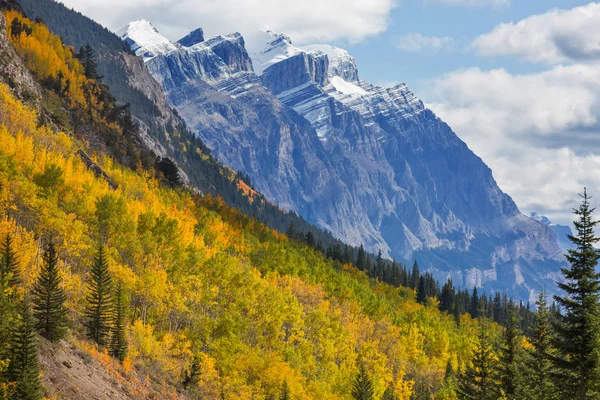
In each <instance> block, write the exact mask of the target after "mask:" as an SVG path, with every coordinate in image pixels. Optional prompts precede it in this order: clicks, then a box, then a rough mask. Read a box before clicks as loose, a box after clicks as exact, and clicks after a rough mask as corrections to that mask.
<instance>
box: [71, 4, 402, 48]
mask: <svg viewBox="0 0 600 400" xmlns="http://www.w3.org/2000/svg"><path fill="white" fill-rule="evenodd" d="M395 1H396V0H354V1H351V2H348V1H344V0H330V1H322V0H303V1H298V0H218V1H217V0H128V1H122V0H63V2H64V3H65V5H67V6H69V7H74V8H75V9H77V10H78V11H81V12H82V13H84V14H86V15H89V16H90V17H92V18H94V19H96V20H97V21H99V22H101V23H103V24H104V25H107V26H108V27H109V28H111V29H118V28H119V27H120V26H122V25H124V24H126V23H127V22H129V21H131V20H134V19H139V18H145V19H148V20H150V21H151V22H153V23H154V25H155V26H156V27H157V28H158V29H159V30H160V31H161V33H163V34H165V35H167V36H168V37H169V38H170V39H172V40H176V39H179V38H180V37H182V36H183V35H185V34H186V33H188V32H189V31H191V30H193V29H195V28H198V27H202V28H203V29H204V31H205V32H206V33H208V34H209V35H214V34H222V33H230V32H234V31H240V32H248V31H251V30H255V29H262V28H269V29H272V30H275V31H280V32H284V33H286V34H287V35H289V36H290V37H292V38H293V39H294V40H296V41H299V42H309V41H327V40H335V39H346V40H349V41H360V40H362V39H364V38H366V37H368V36H372V35H377V34H379V33H381V32H384V31H385V30H386V29H387V27H388V22H389V21H388V19H389V15H390V12H391V10H392V9H393V8H394V6H395Z"/></svg>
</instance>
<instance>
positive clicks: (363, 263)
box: [356, 244, 367, 271]
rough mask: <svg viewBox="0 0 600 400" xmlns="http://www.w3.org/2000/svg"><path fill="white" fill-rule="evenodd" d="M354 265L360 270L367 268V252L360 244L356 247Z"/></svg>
mask: <svg viewBox="0 0 600 400" xmlns="http://www.w3.org/2000/svg"><path fill="white" fill-rule="evenodd" d="M356 267H357V268H358V269H360V270H361V271H364V270H365V269H366V268H367V253H366V252H365V248H364V247H363V245H362V244H361V245H360V247H359V248H358V255H357V256H356Z"/></svg>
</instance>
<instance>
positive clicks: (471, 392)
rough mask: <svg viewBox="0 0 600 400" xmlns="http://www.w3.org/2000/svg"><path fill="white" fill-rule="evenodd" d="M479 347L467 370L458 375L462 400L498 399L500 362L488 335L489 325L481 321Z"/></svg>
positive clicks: (478, 338)
mask: <svg viewBox="0 0 600 400" xmlns="http://www.w3.org/2000/svg"><path fill="white" fill-rule="evenodd" d="M477 336H478V337H477V343H476V344H477V347H476V348H475V352H474V354H473V357H472V359H471V363H470V364H469V365H467V367H466V368H465V370H464V371H463V372H462V373H460V374H459V375H458V387H457V390H456V391H457V394H458V395H459V398H460V399H462V400H496V399H497V398H498V386H497V385H498V382H497V370H498V362H497V358H496V355H495V354H494V350H493V347H492V344H491V341H490V338H489V334H488V323H487V321H485V320H481V321H480V324H479V333H478V335H477Z"/></svg>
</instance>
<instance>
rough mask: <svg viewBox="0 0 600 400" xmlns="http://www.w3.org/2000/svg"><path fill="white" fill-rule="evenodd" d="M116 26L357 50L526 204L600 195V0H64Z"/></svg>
mask: <svg viewBox="0 0 600 400" xmlns="http://www.w3.org/2000/svg"><path fill="white" fill-rule="evenodd" d="M63 1H64V3H65V4H66V5H67V6H70V7H74V8H75V9H77V10H79V11H81V12H83V13H84V14H86V15H88V16H90V17H92V18H94V19H95V20H97V21H98V22H100V23H102V24H104V25H105V26H107V27H108V28H110V29H113V30H116V29H118V28H119V27H121V26H123V25H125V24H126V23H127V22H130V21H132V20H136V19H140V18H143V19H147V20H149V21H151V22H152V23H153V24H154V25H155V26H156V27H157V29H158V30H159V31H160V32H161V33H162V34H164V35H165V36H167V37H168V38H170V39H171V40H177V39H178V38H180V37H182V36H183V35H185V34H186V33H187V32H189V31H191V30H193V29H195V28H197V27H202V28H203V29H204V31H205V33H206V36H211V35H215V34H225V33H231V32H235V31H239V32H242V34H244V32H249V31H251V30H255V29H261V28H262V29H264V28H268V29H272V30H274V31H277V32H283V33H285V34H287V35H288V36H290V37H291V38H292V40H293V41H294V42H295V43H297V44H310V43H331V44H336V45H338V46H340V47H343V48H345V49H347V50H349V51H350V53H351V54H352V55H353V56H354V57H355V58H356V61H357V64H358V68H359V74H360V77H361V78H362V79H365V80H367V81H369V82H371V83H374V84H380V85H392V84H394V83H397V82H405V83H407V84H408V85H409V87H411V88H412V89H413V91H414V92H415V93H416V94H417V96H418V97H420V98H421V99H422V100H423V101H424V103H425V104H426V106H428V107H430V108H431V109H432V110H433V111H434V112H435V113H436V114H437V115H438V116H439V117H440V118H441V119H442V120H444V121H445V122H447V123H448V124H449V125H450V126H451V127H452V128H453V130H454V131H455V132H456V134H457V135H458V136H459V137H460V138H461V139H463V140H464V141H465V142H466V143H467V145H468V146H469V147H470V148H471V149H473V151H474V152H475V153H476V154H477V155H479V156H480V157H481V158H482V159H483V160H484V161H485V162H486V164H487V165H488V166H490V168H491V169H492V171H493V173H494V177H495V179H496V181H497V182H498V184H499V185H500V187H501V188H502V189H503V190H504V191H505V192H507V193H508V194H509V195H511V196H512V197H513V199H514V200H515V201H516V203H517V205H518V206H519V207H520V208H521V210H522V211H523V212H524V213H529V212H532V211H536V212H539V213H540V214H543V215H547V216H548V217H549V218H550V219H551V220H553V221H554V222H558V223H562V224H566V223H569V221H570V220H571V219H572V215H571V209H572V207H573V206H575V205H576V204H577V202H578V201H579V198H578V196H577V193H578V192H581V191H582V189H583V187H584V186H586V187H587V188H588V192H590V193H592V195H594V194H596V198H597V199H598V206H600V2H589V1H588V2H586V1H576V0H127V1H126V2H124V1H123V0H63Z"/></svg>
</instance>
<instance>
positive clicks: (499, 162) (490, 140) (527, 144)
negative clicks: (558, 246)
mask: <svg viewBox="0 0 600 400" xmlns="http://www.w3.org/2000/svg"><path fill="white" fill-rule="evenodd" d="M425 91H426V98H427V100H429V103H430V104H429V106H430V107H431V108H432V109H433V111H434V112H436V113H437V115H438V116H440V118H442V119H443V120H444V121H446V122H447V123H448V124H449V125H450V126H451V127H452V128H453V129H454V130H455V132H456V133H457V134H458V135H459V136H460V137H461V138H462V139H463V140H465V142H466V143H467V144H468V145H469V147H471V148H472V149H473V150H474V151H475V153H477V154H478V155H480V156H481V157H482V158H483V160H484V161H485V162H486V163H487V164H488V165H489V166H490V167H491V168H492V170H493V171H494V176H495V178H496V180H497V181H498V183H499V185H500V187H501V188H502V189H503V190H504V191H506V192H507V193H509V194H510V195H511V196H512V197H513V198H514V199H515V201H516V202H517V204H518V205H519V207H521V209H522V210H523V211H524V212H530V211H539V212H541V213H544V214H546V215H548V216H549V217H550V219H551V220H555V222H560V223H568V222H569V221H570V220H571V213H570V212H571V208H572V207H573V206H574V205H575V204H576V203H577V202H578V201H579V199H578V197H577V193H578V192H580V191H581V190H582V188H583V186H587V187H588V188H589V189H590V191H591V192H592V194H596V199H597V200H598V201H600V156H599V155H598V154H600V67H598V66H593V65H572V66H568V67H564V66H558V67H555V68H553V69H551V70H549V71H545V72H542V73H536V74H527V75H511V74H509V73H508V72H506V71H505V70H501V69H499V70H491V71H482V70H480V69H478V68H471V69H465V70H459V71H456V72H452V73H449V74H446V75H444V76H442V77H441V78H439V79H437V80H434V81H432V82H430V83H429V85H428V86H427V87H426V90H425ZM597 204H598V205H599V206H600V203H597Z"/></svg>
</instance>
